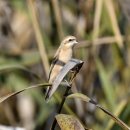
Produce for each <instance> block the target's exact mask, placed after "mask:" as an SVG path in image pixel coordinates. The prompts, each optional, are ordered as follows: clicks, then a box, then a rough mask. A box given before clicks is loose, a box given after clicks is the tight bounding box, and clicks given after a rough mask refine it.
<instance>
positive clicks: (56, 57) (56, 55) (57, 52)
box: [48, 46, 61, 81]
mask: <svg viewBox="0 0 130 130" xmlns="http://www.w3.org/2000/svg"><path fill="white" fill-rule="evenodd" d="M60 48H61V46H60V47H59V48H58V50H57V51H56V53H55V56H54V58H53V60H52V63H51V67H50V72H49V77H48V81H49V80H50V76H51V72H52V70H53V67H54V65H55V64H56V62H57V60H58V57H59V53H60Z"/></svg>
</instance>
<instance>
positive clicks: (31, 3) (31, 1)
mask: <svg viewBox="0 0 130 130" xmlns="http://www.w3.org/2000/svg"><path fill="white" fill-rule="evenodd" d="M34 2H35V1H34V0H28V8H29V11H30V15H31V17H32V24H33V27H34V31H35V35H36V40H37V44H38V48H39V52H40V55H41V59H42V63H43V66H44V68H45V73H46V78H47V77H48V73H49V62H48V58H47V53H46V49H45V47H44V41H43V39H42V34H41V31H40V25H39V23H38V18H37V11H36V7H35V6H34Z"/></svg>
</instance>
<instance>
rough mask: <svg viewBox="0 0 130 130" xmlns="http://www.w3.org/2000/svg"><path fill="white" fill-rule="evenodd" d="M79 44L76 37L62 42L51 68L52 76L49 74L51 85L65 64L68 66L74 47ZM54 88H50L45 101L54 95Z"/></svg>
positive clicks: (68, 37) (70, 37) (66, 38)
mask: <svg viewBox="0 0 130 130" xmlns="http://www.w3.org/2000/svg"><path fill="white" fill-rule="evenodd" d="M77 43H78V42H77V41H76V38H75V37H74V36H67V37H65V39H64V40H63V41H62V42H61V44H60V46H59V48H58V50H57V52H56V54H55V56H54V61H53V62H52V64H51V67H50V74H49V79H48V81H49V83H52V84H53V81H54V80H55V78H56V76H57V75H58V74H59V72H60V70H61V69H62V68H63V64H62V62H63V63H64V64H66V63H67V62H68V61H69V60H70V59H71V58H72V53H73V47H74V45H75V44H77ZM53 93H54V92H53V88H52V87H48V88H47V92H46V95H45V99H48V98H50V97H51V96H52V94H53Z"/></svg>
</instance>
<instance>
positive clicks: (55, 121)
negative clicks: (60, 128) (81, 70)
mask: <svg viewBox="0 0 130 130" xmlns="http://www.w3.org/2000/svg"><path fill="white" fill-rule="evenodd" d="M70 88H71V86H67V88H66V91H65V93H64V96H63V99H62V102H61V104H60V106H59V109H58V112H57V113H58V114H60V113H61V110H62V108H63V105H64V103H65V100H66V97H67V96H68V92H69V90H70ZM56 124H57V120H56V118H55V119H54V121H53V124H52V127H51V130H54V129H55V127H56Z"/></svg>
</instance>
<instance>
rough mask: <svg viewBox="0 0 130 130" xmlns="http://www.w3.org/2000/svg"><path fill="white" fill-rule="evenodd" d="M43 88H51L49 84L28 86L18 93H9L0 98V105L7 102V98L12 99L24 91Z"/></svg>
mask: <svg viewBox="0 0 130 130" xmlns="http://www.w3.org/2000/svg"><path fill="white" fill-rule="evenodd" d="M43 86H44V87H47V86H51V84H48V83H47V84H36V85H32V86H30V87H27V88H24V89H21V90H19V91H16V92H13V93H10V94H8V95H6V96H3V97H0V103H2V102H4V101H6V100H8V99H9V98H11V97H13V96H15V95H18V94H19V93H21V92H24V91H26V90H29V89H33V88H38V87H43Z"/></svg>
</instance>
